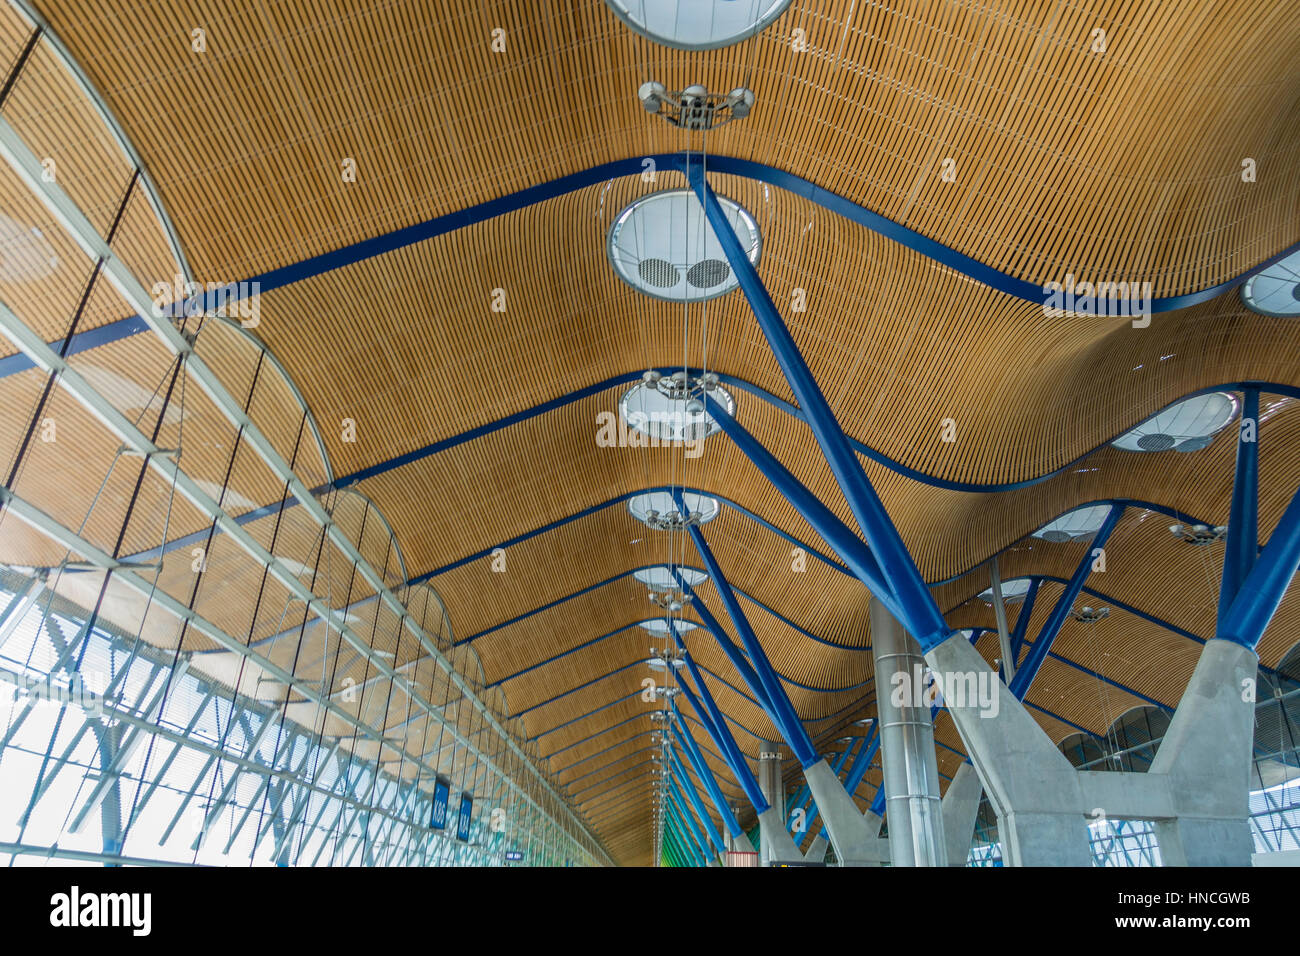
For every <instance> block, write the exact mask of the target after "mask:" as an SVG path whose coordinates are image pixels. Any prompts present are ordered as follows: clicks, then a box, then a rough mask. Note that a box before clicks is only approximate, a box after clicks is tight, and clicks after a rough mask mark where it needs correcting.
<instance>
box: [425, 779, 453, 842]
mask: <svg viewBox="0 0 1300 956" xmlns="http://www.w3.org/2000/svg"><path fill="white" fill-rule="evenodd" d="M449 799H451V789H450V788H449V787H448V786H447V784H446V783H445V782H444V781H442V780H435V781H434V782H433V818H432V819H431V820H430V821H429V826H430V827H432V828H433V829H435V830H445V829H447V801H448V800H449Z"/></svg>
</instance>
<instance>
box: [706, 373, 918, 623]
mask: <svg viewBox="0 0 1300 956" xmlns="http://www.w3.org/2000/svg"><path fill="white" fill-rule="evenodd" d="M704 407H705V411H707V412H708V413H709V415H710V416H711V417H712V418H713V420H714V421H715V422H717V423H718V426H719V427H720V428H721V429H722V430H723V431H724V432H726V434H727V437H728V438H730V439H731V440H732V442H733V443H734V444H735V446H736V447H737V448H738V449H740V451H741V452H742V453H743V454H744V455H745V457H746V458H748V459H749V460H750V461H752V462H753V463H754V466H755V467H757V468H758V470H759V471H761V472H762V473H763V475H764V477H766V478H767V480H768V481H770V482H771V483H772V486H773V487H774V488H776V490H777V491H779V492H780V493H781V496H782V497H783V498H785V500H786V501H788V502H789V503H790V505H791V507H793V508H794V509H795V511H797V512H799V514H800V515H801V516H802V517H803V519H804V520H805V521H807V522H808V525H809V527H811V528H812V529H813V530H814V531H816V532H817V533H818V534H819V535H821V537H822V539H823V540H824V541H825V542H826V543H827V544H829V545H830V546H831V549H832V550H833V551H834V552H835V553H836V554H838V555H839V556H840V558H841V560H843V561H844V563H845V564H847V565H848V566H849V570H850V571H852V572H853V576H854V577H856V578H857V579H858V580H859V581H861V582H862V583H863V584H865V585H866V586H867V589H868V590H869V591H871V593H872V594H873V595H875V596H876V597H877V598H878V599H879V600H880V602H881V603H882V604H884V605H885V607H887V608H889V612H890V613H891V614H894V615H895V616H898V615H901V614H902V613H903V610H902V608H901V607H900V606H899V604H898V601H897V599H896V598H895V597H894V593H893V591H892V590H890V586H889V584H888V583H887V582H886V579H885V574H884V572H883V571H881V569H880V565H879V564H878V563H877V561H876V559H875V557H874V556H873V555H872V553H871V552H870V551H869V550H867V547H866V545H864V544H863V543H862V539H861V538H859V537H858V536H857V534H855V533H854V532H853V530H852V529H850V528H849V527H848V525H846V524H845V523H844V522H843V521H841V520H840V519H839V518H837V517H836V516H835V513H834V512H833V511H831V509H830V508H827V507H826V506H825V505H824V504H822V503H821V502H820V501H819V500H818V499H817V496H816V495H814V494H813V493H812V492H811V491H809V490H808V489H807V488H806V487H804V485H803V484H802V483H801V482H800V481H799V479H798V478H796V477H795V476H794V475H793V474H792V473H791V472H790V470H789V469H788V468H786V467H785V466H784V465H783V464H781V462H780V461H779V460H777V457H776V456H775V455H773V454H772V453H771V452H770V451H768V450H767V449H766V448H764V447H763V444H762V442H760V441H759V440H758V439H757V438H755V437H754V436H753V435H751V434H750V433H749V432H748V431H747V430H746V429H745V428H744V427H743V426H742V425H741V424H740V422H738V421H736V420H735V418H733V417H732V416H731V415H729V414H727V412H726V410H725V409H723V408H722V406H720V405H719V404H718V403H717V402H715V401H714V400H713V399H712V398H711V397H710V396H709V395H707V394H706V395H705V397H704ZM800 547H803V548H804V549H805V550H808V548H807V546H806V545H803V544H802V543H800Z"/></svg>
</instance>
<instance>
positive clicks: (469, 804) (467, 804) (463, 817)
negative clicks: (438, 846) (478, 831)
mask: <svg viewBox="0 0 1300 956" xmlns="http://www.w3.org/2000/svg"><path fill="white" fill-rule="evenodd" d="M473 809H474V798H473V797H471V796H470V795H469V794H468V793H462V794H461V795H460V818H459V819H458V820H457V821H456V839H458V840H464V841H466V842H468V841H469V818H470V813H471V811H472V810H473Z"/></svg>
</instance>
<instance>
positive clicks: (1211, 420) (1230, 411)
mask: <svg viewBox="0 0 1300 956" xmlns="http://www.w3.org/2000/svg"><path fill="white" fill-rule="evenodd" d="M1236 417H1237V399H1236V397H1235V396H1233V395H1230V394H1229V393H1227V392H1210V393H1209V394H1207V395H1194V396H1192V397H1191V398H1185V399H1183V400H1182V401H1181V402H1175V403H1174V404H1172V405H1170V406H1169V407H1168V408H1166V409H1165V410H1164V411H1162V412H1157V413H1156V414H1155V415H1152V416H1151V417H1150V418H1148V419H1147V420H1146V421H1144V422H1143V423H1142V424H1141V425H1139V426H1137V427H1136V428H1134V429H1132V430H1130V431H1127V432H1125V433H1124V434H1123V435H1120V436H1119V438H1116V439H1115V441H1114V442H1112V444H1113V445H1114V446H1115V447H1116V448H1123V449H1124V450H1125V451H1169V450H1170V449H1174V450H1177V451H1200V450H1201V449H1202V448H1204V447H1205V446H1206V445H1208V444H1210V442H1211V441H1212V440H1213V439H1214V435H1215V433H1216V432H1218V431H1219V429H1221V428H1223V427H1224V426H1225V425H1227V424H1228V423H1229V422H1231V421H1232V420H1233V419H1234V418H1236Z"/></svg>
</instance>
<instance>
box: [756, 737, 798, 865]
mask: <svg viewBox="0 0 1300 956" xmlns="http://www.w3.org/2000/svg"><path fill="white" fill-rule="evenodd" d="M758 789H759V790H760V791H761V792H762V794H763V799H765V800H766V801H767V802H768V803H769V804H770V806H769V807H768V808H767V809H766V810H765V811H763V812H762V813H760V814H759V815H758V841H759V854H760V855H759V863H760V864H761V865H763V866H768V865H770V864H772V863H774V862H776V863H794V862H797V861H799V860H802V859H803V854H802V853H800V852H799V848H798V847H797V846H795V845H794V840H793V839H792V838H791V836H790V834H789V832H788V831H787V830H786V828H785V815H784V814H785V811H784V807H785V795H784V794H783V793H782V792H781V750H780V747H779V745H777V744H774V743H764V744H763V745H762V749H761V750H760V751H759V755H758Z"/></svg>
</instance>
